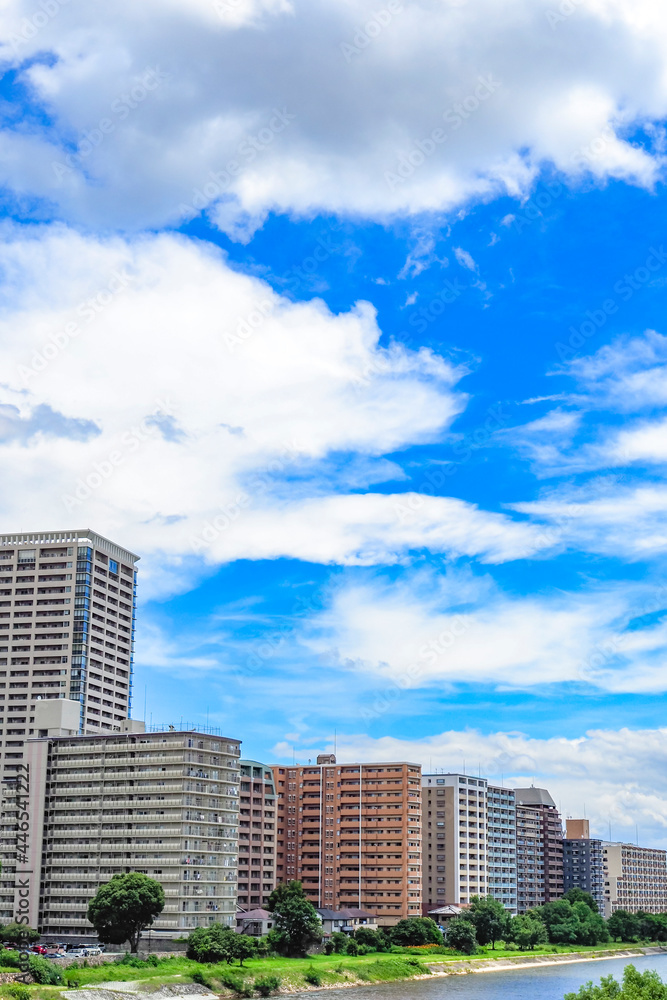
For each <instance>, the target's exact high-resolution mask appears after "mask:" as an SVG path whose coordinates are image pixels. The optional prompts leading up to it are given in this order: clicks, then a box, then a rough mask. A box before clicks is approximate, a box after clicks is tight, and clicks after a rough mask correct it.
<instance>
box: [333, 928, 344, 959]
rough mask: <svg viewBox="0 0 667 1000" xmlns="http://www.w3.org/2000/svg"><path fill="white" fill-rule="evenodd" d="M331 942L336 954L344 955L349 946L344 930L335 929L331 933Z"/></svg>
mask: <svg viewBox="0 0 667 1000" xmlns="http://www.w3.org/2000/svg"><path fill="white" fill-rule="evenodd" d="M331 943H332V945H333V950H334V951H335V952H336V954H337V955H342V954H343V953H344V952H345V949H346V948H347V934H343V932H342V931H334V932H333V934H332V935H331Z"/></svg>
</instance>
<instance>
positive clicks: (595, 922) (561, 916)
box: [530, 898, 609, 945]
mask: <svg viewBox="0 0 667 1000" xmlns="http://www.w3.org/2000/svg"><path fill="white" fill-rule="evenodd" d="M530 915H531V916H533V917H537V918H538V919H540V920H541V921H542V922H543V923H544V925H545V926H546V928H547V934H548V936H549V941H551V943H552V944H591V945H592V944H600V943H601V942H603V941H608V940H609V931H608V929H607V925H606V924H605V922H604V920H603V919H602V917H601V916H600V914H599V913H598V910H597V907H596V908H595V910H592V909H591V907H590V906H589V904H588V903H587V902H586V901H585V900H579V901H578V902H575V903H574V905H573V904H572V903H570V901H569V900H567V899H565V898H562V899H557V900H555V901H554V902H552V903H545V904H544V906H539V907H537V908H536V909H535V910H533V911H532V912H531V914H530Z"/></svg>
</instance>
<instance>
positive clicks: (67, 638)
mask: <svg viewBox="0 0 667 1000" xmlns="http://www.w3.org/2000/svg"><path fill="white" fill-rule="evenodd" d="M138 558H139V557H138V556H136V555H134V554H133V553H132V552H129V551H128V550H127V549H124V548H122V547H121V546H119V545H116V544H115V543H114V542H111V541H109V540H108V539H106V538H102V537H101V536H100V535H97V534H95V532H93V531H90V530H89V529H82V530H80V531H47V532H26V533H19V534H5V535H0V737H1V739H0V771H1V775H0V776H1V779H2V782H3V783H7V782H10V783H11V782H13V781H15V780H16V777H17V775H19V774H20V773H22V770H23V767H24V764H25V741H26V740H27V739H29V738H30V737H31V736H35V735H38V733H37V730H36V723H35V711H36V707H37V706H39V705H40V704H43V703H44V702H51V701H55V700H58V701H59V700H69V701H75V702H76V703H77V705H78V710H79V714H78V719H76V720H75V722H74V729H75V731H76V732H100V733H104V732H113V731H114V730H116V731H117V730H119V729H120V728H121V727H122V723H123V720H125V719H127V718H128V717H129V714H130V707H131V693H132V660H133V648H134V624H135V607H136V569H135V567H136V563H137V560H138ZM70 715H71V712H70ZM69 722H70V723H71V722H72V720H71V718H69ZM13 801H14V798H13V796H12V795H11V794H6V795H5V805H4V808H3V812H2V818H1V819H0V857H1V858H2V864H3V871H2V876H1V877H0V923H1V922H6V921H8V920H9V919H12V900H13V877H12V868H13V861H14V853H15V846H16V845H15V843H14V840H15V833H14V831H15V825H16V814H15V809H14V807H13V805H12V803H13Z"/></svg>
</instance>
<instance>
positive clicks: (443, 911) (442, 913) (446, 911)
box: [428, 903, 463, 917]
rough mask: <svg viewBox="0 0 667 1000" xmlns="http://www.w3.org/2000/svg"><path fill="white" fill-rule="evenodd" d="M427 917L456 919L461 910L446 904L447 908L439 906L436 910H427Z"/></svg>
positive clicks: (458, 907)
mask: <svg viewBox="0 0 667 1000" xmlns="http://www.w3.org/2000/svg"><path fill="white" fill-rule="evenodd" d="M428 912H429V915H430V916H432V915H433V914H435V915H436V916H438V917H458V916H459V915H460V914H461V913H463V910H462V909H461V907H460V906H454V904H453V903H448V904H447V906H440V907H438V909H437V910H429V911H428Z"/></svg>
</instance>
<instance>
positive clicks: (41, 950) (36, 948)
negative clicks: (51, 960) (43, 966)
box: [30, 944, 46, 955]
mask: <svg viewBox="0 0 667 1000" xmlns="http://www.w3.org/2000/svg"><path fill="white" fill-rule="evenodd" d="M30 951H33V952H34V953H35V954H36V955H46V948H45V947H44V945H43V944H34V945H33V946H32V948H31V949H30Z"/></svg>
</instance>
